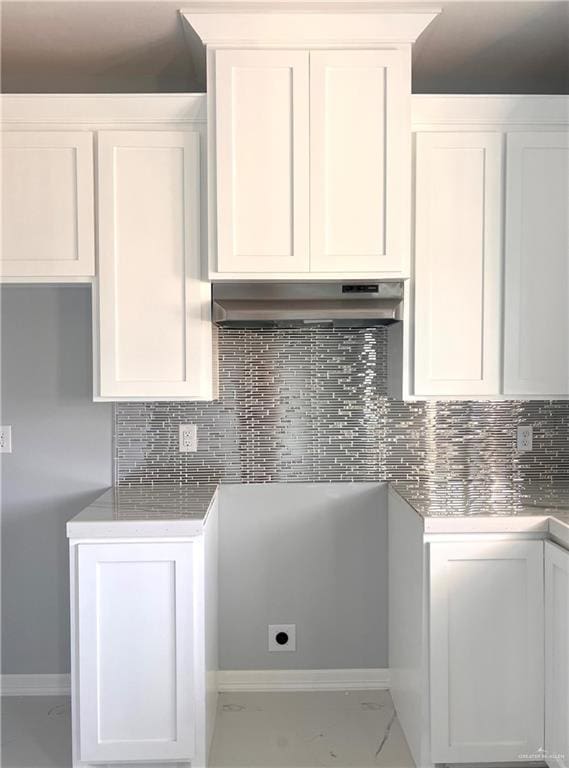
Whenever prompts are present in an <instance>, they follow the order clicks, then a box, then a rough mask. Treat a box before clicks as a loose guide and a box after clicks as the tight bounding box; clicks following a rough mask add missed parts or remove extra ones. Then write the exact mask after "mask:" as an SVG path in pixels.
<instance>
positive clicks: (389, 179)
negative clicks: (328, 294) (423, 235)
mask: <svg viewBox="0 0 569 768" xmlns="http://www.w3.org/2000/svg"><path fill="white" fill-rule="evenodd" d="M410 83H411V79H410V65H409V53H408V51H395V50H392V51H381V50H376V51H311V52H310V270H311V272H340V273H351V272H367V273H376V274H377V273H385V274H386V275H387V276H390V275H392V274H397V275H403V276H409V274H408V270H409V260H410V237H409V232H410V226H409V220H410V188H411V184H410V177H411V169H410V161H411V145H410V92H411V85H410Z"/></svg>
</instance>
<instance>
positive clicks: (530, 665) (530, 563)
mask: <svg viewBox="0 0 569 768" xmlns="http://www.w3.org/2000/svg"><path fill="white" fill-rule="evenodd" d="M543 603H544V600H543V542H541V541H529V542H528V541H505V540H500V541H490V542H488V541H473V542H467V543H461V542H456V543H434V544H431V545H430V680H431V695H430V703H431V712H430V717H431V756H432V761H433V762H434V763H442V762H444V763H460V762H468V763H485V762H514V761H523V760H526V761H527V760H528V759H529V756H531V755H538V757H536V758H534V759H536V760H537V759H539V755H541V750H543V748H544V696H543V691H544V673H543V658H544V632H543V624H544V604H543Z"/></svg>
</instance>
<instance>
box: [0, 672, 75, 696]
mask: <svg viewBox="0 0 569 768" xmlns="http://www.w3.org/2000/svg"><path fill="white" fill-rule="evenodd" d="M0 686H1V693H2V696H69V695H70V693H71V675H2V676H1V677H0Z"/></svg>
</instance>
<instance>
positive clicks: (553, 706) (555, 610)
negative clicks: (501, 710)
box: [545, 541, 569, 768]
mask: <svg viewBox="0 0 569 768" xmlns="http://www.w3.org/2000/svg"><path fill="white" fill-rule="evenodd" d="M545 751H546V755H547V757H548V764H549V765H551V766H552V768H553V766H556V768H569V552H568V551H567V550H565V549H561V547H558V546H557V545H556V544H553V543H552V542H549V541H547V542H546V543H545ZM549 760H550V761H551V762H549Z"/></svg>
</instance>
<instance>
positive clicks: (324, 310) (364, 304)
mask: <svg viewBox="0 0 569 768" xmlns="http://www.w3.org/2000/svg"><path fill="white" fill-rule="evenodd" d="M402 300H403V284H402V283H397V282H393V283H392V282H371V281H370V282H361V283H358V282H355V281H351V282H342V283H231V284H223V283H217V284H215V285H214V286H213V321H214V322H215V323H216V324H217V325H220V326H222V327H224V328H247V327H249V328H250V327H257V328H262V327H267V328H275V327H281V328H297V327H302V326H306V325H318V324H326V325H332V326H336V327H343V328H362V327H363V328H365V327H372V326H377V325H390V324H391V323H395V322H397V321H398V320H400V319H401V302H402Z"/></svg>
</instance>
